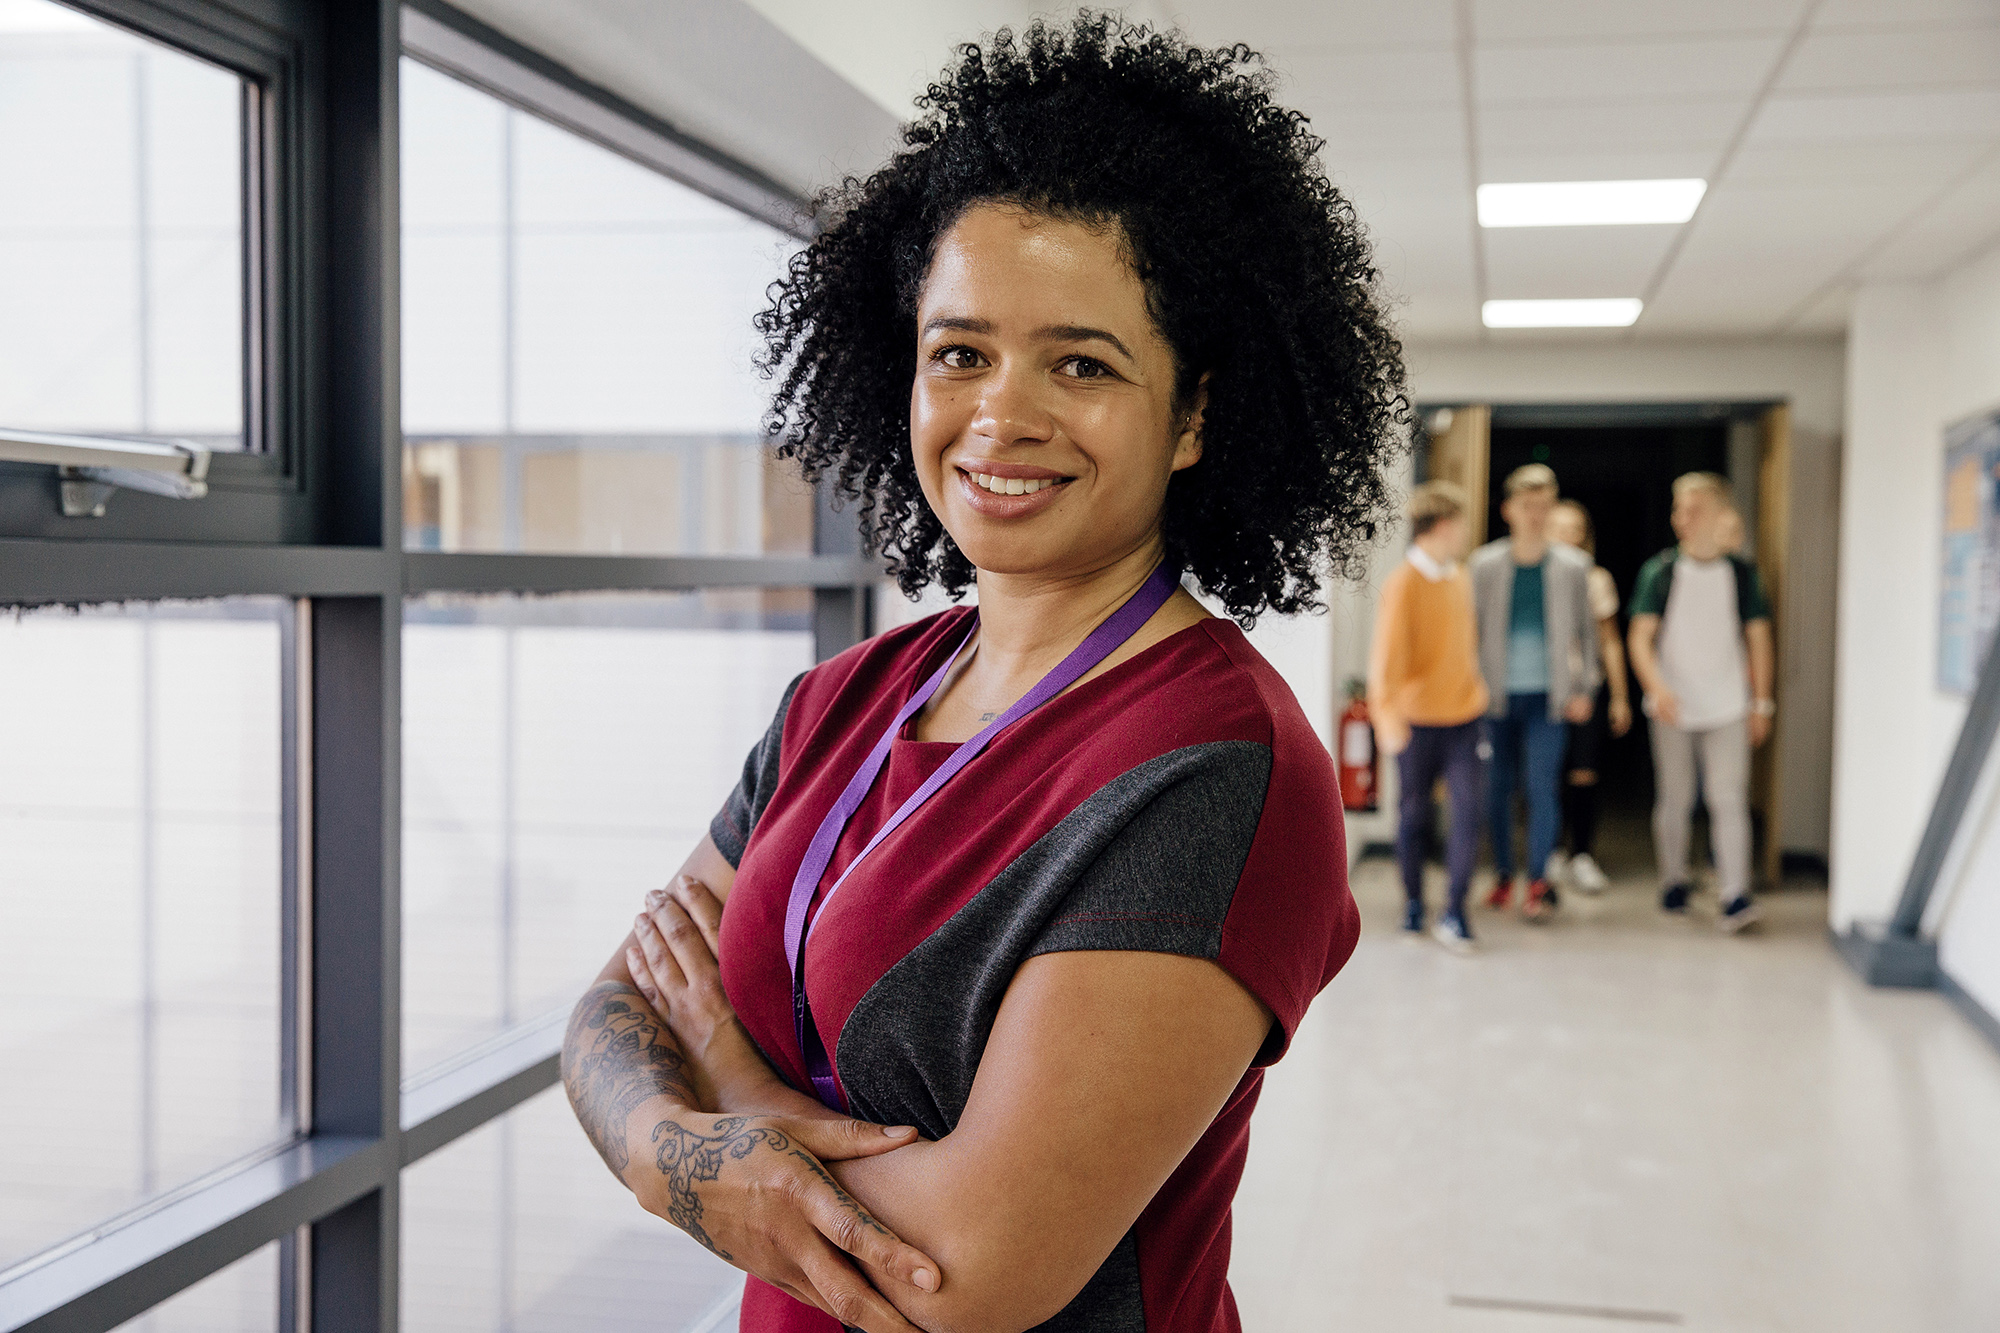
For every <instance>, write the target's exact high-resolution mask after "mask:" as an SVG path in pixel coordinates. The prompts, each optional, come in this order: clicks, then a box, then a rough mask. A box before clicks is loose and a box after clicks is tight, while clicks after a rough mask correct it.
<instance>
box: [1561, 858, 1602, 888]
mask: <svg viewBox="0 0 2000 1333" xmlns="http://www.w3.org/2000/svg"><path fill="white" fill-rule="evenodd" d="M1569 882H1570V883H1571V884H1572V885H1574V886H1575V887H1576V888H1577V889H1578V890H1579V891H1580V892H1583V893H1602V892H1604V891H1605V890H1606V889H1608V888H1610V887H1611V880H1610V878H1609V877H1608V876H1606V875H1605V873H1604V869H1603V867H1601V866H1599V865H1598V864H1597V858H1595V857H1593V856H1592V855H1591V854H1590V853H1589V852H1585V853H1584V854H1583V855H1582V856H1573V857H1571V858H1570V862H1569Z"/></svg>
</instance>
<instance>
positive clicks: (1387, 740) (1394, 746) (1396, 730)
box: [1375, 717, 1410, 756]
mask: <svg viewBox="0 0 2000 1333" xmlns="http://www.w3.org/2000/svg"><path fill="white" fill-rule="evenodd" d="M1375 745H1376V747H1377V748H1378V749H1380V750H1381V751H1382V753H1383V754H1386V755H1392V756H1393V755H1399V754H1401V753H1402V752H1403V751H1405V750H1407V749H1409V748H1410V724H1409V723H1407V722H1400V721H1391V720H1390V719H1388V718H1386V717H1378V718H1376V719H1375Z"/></svg>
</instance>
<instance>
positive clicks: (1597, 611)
mask: <svg viewBox="0 0 2000 1333" xmlns="http://www.w3.org/2000/svg"><path fill="white" fill-rule="evenodd" d="M1589 586H1590V614H1591V615H1593V616H1595V617H1596V618H1597V619H1599V620H1609V619H1611V617H1613V616H1615V615H1617V614H1618V581H1617V580H1616V579H1614V578H1612V577H1611V571H1610V570H1608V569H1606V568H1605V567H1604V566H1602V565H1592V566H1591V567H1590V579H1589Z"/></svg>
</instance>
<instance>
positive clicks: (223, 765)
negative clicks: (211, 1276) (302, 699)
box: [0, 599, 289, 1268]
mask: <svg viewBox="0 0 2000 1333" xmlns="http://www.w3.org/2000/svg"><path fill="white" fill-rule="evenodd" d="M288 615H289V608H288V606H287V604H285V603H283V602H278V601H266V600H253V599H232V600H229V601H223V602H204V603H192V604H177V605H158V606H150V607H137V608H132V609H127V610H100V611H89V612H85V613H83V614H75V613H70V612H62V611H43V612H35V613H31V614H28V615H24V616H20V617H15V616H11V615H10V616H5V617H0V756H6V757H7V759H8V762H0V922H4V925H0V1068H4V1069H6V1070H7V1071H9V1072H8V1075H7V1076H6V1077H4V1078H0V1144H5V1145H6V1147H5V1149H4V1150H0V1268H4V1267H6V1266H7V1265H8V1264H9V1263H12V1262H14V1261H15V1260H18V1259H20V1258H22V1257H24V1256H26V1255H28V1254H31V1253H33V1252H35V1251H38V1250H41V1249H43V1248H45V1247H47V1246H48V1245H50V1244H53V1243H55V1242H57V1241H60V1240H62V1239H63V1238H64V1237H66V1236H69V1235H72V1234H74V1233H76V1232H78V1231H81V1230H83V1229H85V1228H87V1227H89V1226H91V1225H93V1224H95V1223H98V1222H100V1221H103V1220H104V1219H106V1218H109V1217H111V1216H112V1215H114V1214H116V1213H119V1212H121V1211H123V1210H125V1209H126V1208H129V1207H131V1206H133V1205H135V1204H137V1203H139V1202H141V1201H143V1200H145V1199H147V1198H150V1197H153V1196H155V1195H158V1194H160V1193H162V1192H163V1191H166V1190H171V1189H173V1188H175V1187H177V1186H179V1185H181V1184H184V1183H186V1182H187V1181H189V1180H192V1179H194V1178H195V1177H197V1176H200V1175H203V1174H206V1173H207V1172H208V1171H210V1170H212V1169H214V1168H216V1167H218V1166H222V1165H225V1164H227V1163H229V1162H231V1161H234V1160H236V1159H237V1158H240V1157H243V1156H245V1155H246V1154H249V1153H252V1152H254V1151H256V1150H258V1149H260V1148H263V1147H266V1146H268V1145H270V1144H271V1143H273V1142H276V1141H279V1140H282V1139H284V1138H286V1137H287V1136H288V1134H289V1126H288V1125H287V1124H286V1123H285V1122H284V1120H283V1119H282V1117H281V1107H280V1098H279V1067H280V1063H281V1043H282V1037H281V1031H282V1029H281V1025H280V1010H281V1007H282V1006H281V999H280V987H279V968H280V961H279V960H280V954H281V941H280V929H281V926H280V917H281V911H280V902H281V900H282V896H283V895H282V891H281V884H280V874H281V870H280V863H281V858H282V852H281V836H282V829H281V823H280V813H279V811H280V802H281V798H282V792H283V782H282V776H281V760H280V744H281V733H280V708H281V704H280V695H279V682H280V635H281V631H282V629H283V619H282V618H283V617H285V616H288Z"/></svg>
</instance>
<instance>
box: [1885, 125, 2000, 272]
mask: <svg viewBox="0 0 2000 1333" xmlns="http://www.w3.org/2000/svg"><path fill="white" fill-rule="evenodd" d="M1996 240H2000V156H1994V157H1989V158H1988V159H1987V161H1986V164H1985V165H1984V166H1983V167H1981V168H1980V169H1979V170H1978V171H1977V172H1976V173H1974V174H1973V175H1972V176H1970V177H1968V178H1967V179H1965V180H1964V181H1962V182H1960V183H1959V185H1958V186H1957V188H1955V189H1954V190H1952V192H1951V193H1950V194H1948V195H1946V196H1945V197H1944V198H1943V199H1941V200H1939V201H1938V202H1937V204H1936V205H1934V206H1933V207H1932V208H1930V209H1929V210H1928V211H1926V212H1925V213H1924V214H1923V215H1922V216H1921V217H1918V218H1916V219H1914V220H1913V221H1912V222H1911V223H1910V225H1909V226H1908V227H1906V228H1904V229H1903V230H1902V231H1901V232H1898V233H1897V234H1896V236H1895V237H1894V238H1892V239H1891V240H1890V241H1889V243H1888V244H1887V245H1885V246H1883V247H1882V249H1881V250H1880V251H1878V252H1877V253H1875V254H1873V255H1871V256H1869V258H1868V259H1867V261H1866V262H1864V263H1863V264H1862V265H1861V267H1860V268H1859V270H1858V274H1859V276H1861V277H1862V278H1869V279H1880V280H1896V279H1921V278H1933V277H1936V276H1937V275H1938V274H1940V273H1943V272H1946V271H1948V270H1950V269H1952V268H1955V267H1957V266H1958V265H1959V264H1961V263H1963V262H1964V261H1965V260H1966V259H1968V258H1970V257H1971V256H1972V255H1974V254H1977V253H1979V252H1980V251H1982V250H1984V249H1985V248H1986V247H1987V246H1989V245H1992V244H1993V243H1994V242H1995V241H1996Z"/></svg>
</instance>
